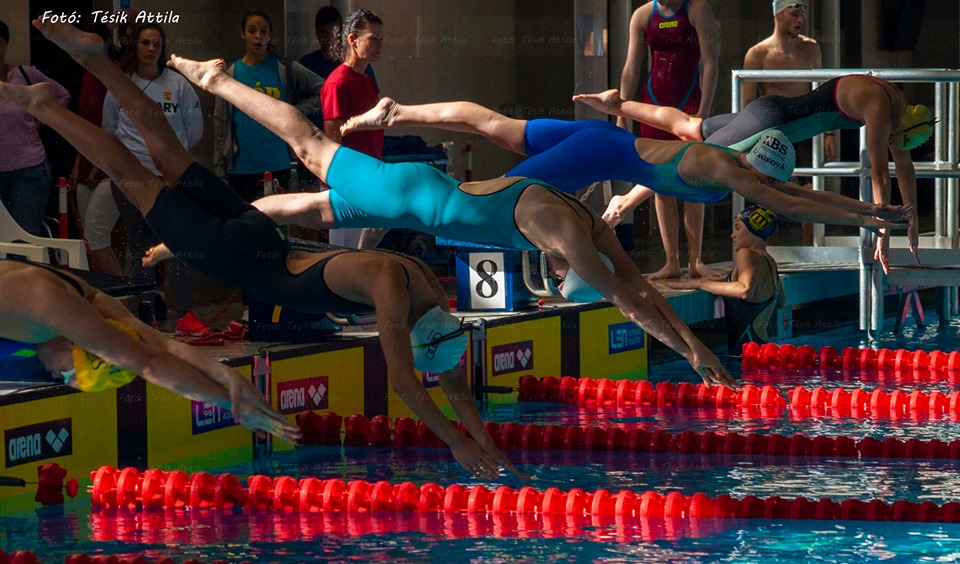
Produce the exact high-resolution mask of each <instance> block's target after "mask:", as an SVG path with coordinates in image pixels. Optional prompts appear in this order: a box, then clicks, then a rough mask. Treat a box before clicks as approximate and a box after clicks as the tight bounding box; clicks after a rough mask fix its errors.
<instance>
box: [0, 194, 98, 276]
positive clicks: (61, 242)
mask: <svg viewBox="0 0 960 564" xmlns="http://www.w3.org/2000/svg"><path fill="white" fill-rule="evenodd" d="M14 241H17V242H14ZM48 249H56V250H57V251H59V253H60V262H61V263H62V262H63V255H64V254H66V255H67V261H66V263H67V266H69V267H70V268H78V269H80V270H90V263H89V262H88V261H87V250H86V249H85V248H84V245H83V241H82V240H80V239H56V238H51V237H37V236H36V235H31V234H29V233H27V232H26V231H24V230H23V228H22V227H20V225H19V224H18V223H17V222H16V220H14V219H13V216H11V215H10V212H9V211H7V208H6V207H4V205H3V204H0V255H3V256H4V257H5V256H7V255H21V256H25V257H27V258H29V259H30V260H32V261H35V262H42V263H46V264H50V254H49V253H48V252H47V250H48Z"/></svg>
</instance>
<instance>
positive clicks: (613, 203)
mask: <svg viewBox="0 0 960 564" xmlns="http://www.w3.org/2000/svg"><path fill="white" fill-rule="evenodd" d="M622 202H623V196H618V195H613V196H611V197H610V203H609V204H607V209H606V211H604V212H603V215H602V216H601V217H602V219H603V221H605V222H606V223H607V225H609V226H610V229H613V228H614V227H616V226H617V225H620V222H621V221H623V210H622V209H620V206H621V203H622Z"/></svg>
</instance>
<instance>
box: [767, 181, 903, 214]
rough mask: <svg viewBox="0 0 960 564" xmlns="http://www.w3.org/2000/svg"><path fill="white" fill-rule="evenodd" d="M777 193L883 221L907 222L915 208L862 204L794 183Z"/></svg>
mask: <svg viewBox="0 0 960 564" xmlns="http://www.w3.org/2000/svg"><path fill="white" fill-rule="evenodd" d="M775 189H776V190H777V191H779V192H781V193H783V194H787V195H789V196H793V197H795V198H805V199H807V200H813V201H815V202H818V203H821V204H824V205H826V206H830V207H834V208H838V209H841V210H844V211H848V212H850V213H854V214H857V215H864V216H874V217H879V218H882V219H903V220H906V219H908V218H909V216H910V215H912V213H913V211H914V208H913V206H912V205H911V206H894V205H893V204H890V203H885V204H875V203H873V202H862V201H860V200H855V199H853V198H848V197H847V196H841V195H840V194H834V193H833V192H827V191H820V190H814V189H813V188H812V187H810V186H800V185H798V184H794V183H792V182H783V183H781V184H779V185H778V186H777V187H776V188H775Z"/></svg>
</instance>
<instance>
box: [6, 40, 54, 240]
mask: <svg viewBox="0 0 960 564" xmlns="http://www.w3.org/2000/svg"><path fill="white" fill-rule="evenodd" d="M8 41H10V28H8V27H7V24H6V23H4V22H3V21H0V81H2V82H9V83H11V84H24V85H29V84H36V83H38V82H49V83H50V84H51V85H53V94H54V96H55V97H56V99H57V102H59V103H60V104H62V105H63V106H66V105H67V104H69V103H70V94H69V93H68V92H67V90H66V88H64V87H63V86H60V85H59V84H58V83H57V82H56V81H54V80H51V79H49V78H47V76H46V75H44V74H43V73H42V72H40V71H38V70H37V69H36V68H34V67H31V66H29V65H19V66H11V65H8V64H7V42H8ZM39 126H40V125H39V124H38V123H37V120H35V119H33V116H31V115H30V114H28V113H27V112H25V111H23V110H21V109H20V108H18V107H16V106H15V105H13V104H11V103H10V102H8V101H6V100H0V131H2V132H3V133H2V134H0V203H2V204H3V206H4V207H5V208H7V211H9V212H10V215H11V216H12V217H13V219H14V220H15V221H16V222H17V223H18V224H19V225H20V227H22V228H23V229H24V230H26V231H27V232H28V233H31V234H33V235H39V234H40V228H41V227H42V225H43V212H44V210H46V208H47V200H48V199H49V198H50V192H51V191H52V190H53V179H52V178H51V176H50V167H49V166H48V165H47V153H46V151H44V150H43V143H41V142H40V135H39V133H38V131H37V130H38V128H39Z"/></svg>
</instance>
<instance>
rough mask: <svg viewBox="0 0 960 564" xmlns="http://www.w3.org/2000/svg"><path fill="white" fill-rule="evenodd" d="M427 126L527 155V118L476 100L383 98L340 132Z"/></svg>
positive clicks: (347, 123) (348, 121) (344, 125)
mask: <svg viewBox="0 0 960 564" xmlns="http://www.w3.org/2000/svg"><path fill="white" fill-rule="evenodd" d="M402 126H426V127H435V128H437V129H444V130H447V131H460V132H463V133H474V134H477V135H483V136H484V137H486V138H487V139H489V140H490V141H492V142H494V143H496V144H497V145H499V146H500V147H503V148H504V149H507V150H509V151H513V152H514V153H519V154H521V155H525V154H526V151H525V147H524V132H525V130H526V128H527V120H523V119H513V118H508V117H507V116H505V115H503V114H499V113H497V112H495V111H493V110H491V109H489V108H485V107H483V106H481V105H479V104H474V103H473V102H442V103H438V104H421V105H412V106H405V105H403V104H400V103H398V102H397V101H395V100H393V99H391V98H381V99H380V102H378V103H377V105H376V106H374V107H373V109H371V110H368V111H367V112H365V113H363V114H360V115H359V116H355V117H352V118H350V119H349V120H347V122H346V123H345V124H343V127H341V128H340V132H341V133H342V134H343V135H346V134H347V133H350V132H351V131H363V130H370V129H388V128H391V127H402Z"/></svg>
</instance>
